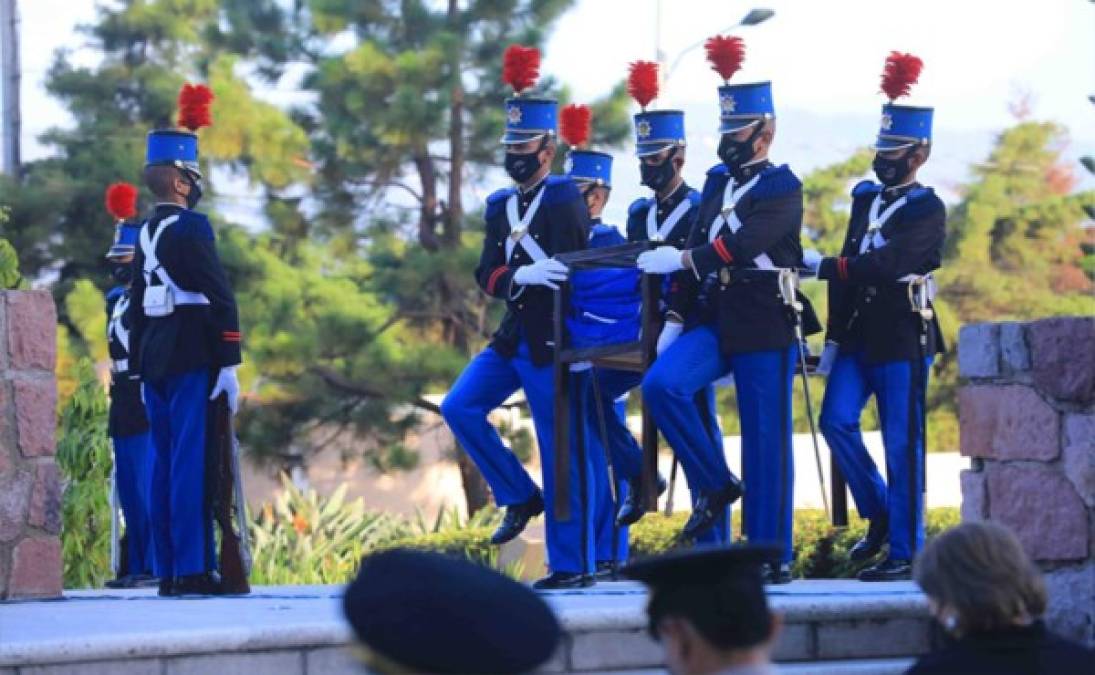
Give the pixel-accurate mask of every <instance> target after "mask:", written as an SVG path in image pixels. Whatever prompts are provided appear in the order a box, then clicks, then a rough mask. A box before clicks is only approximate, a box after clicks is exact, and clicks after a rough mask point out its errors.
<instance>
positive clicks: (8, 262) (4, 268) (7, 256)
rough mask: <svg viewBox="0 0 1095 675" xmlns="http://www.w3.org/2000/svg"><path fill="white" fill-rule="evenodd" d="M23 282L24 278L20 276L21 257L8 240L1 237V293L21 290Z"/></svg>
mask: <svg viewBox="0 0 1095 675" xmlns="http://www.w3.org/2000/svg"><path fill="white" fill-rule="evenodd" d="M22 282H23V276H22V275H21V274H19V256H18V255H17V254H16V253H15V248H14V247H13V246H12V245H11V244H10V243H9V242H8V240H7V239H4V238H3V237H0V291H3V290H12V289H16V288H19V287H20V286H22Z"/></svg>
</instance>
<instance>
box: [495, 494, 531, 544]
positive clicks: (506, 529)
mask: <svg viewBox="0 0 1095 675" xmlns="http://www.w3.org/2000/svg"><path fill="white" fill-rule="evenodd" d="M543 512H544V497H543V495H541V494H540V493H539V492H536V493H535V494H533V495H532V497H530V498H529V499H528V501H525V502H522V503H520V504H513V505H511V506H507V507H506V516H505V517H504V518H502V524H501V525H499V526H498V529H497V530H495V531H494V534H492V535H491V537H490V543H492V544H494V545H496V546H497V545H498V544H504V543H506V542H507V541H512V540H513V539H514V538H516V537H517V535H519V534H521V532H522V531H524V529H525V527H526V526H527V525H528V521H530V520H532V519H533V518H535V517H536V516H538V515H540V514H541V513H543Z"/></svg>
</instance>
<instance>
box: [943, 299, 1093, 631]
mask: <svg viewBox="0 0 1095 675" xmlns="http://www.w3.org/2000/svg"><path fill="white" fill-rule="evenodd" d="M958 371H959V376H960V378H961V379H962V383H961V386H960V387H959V390H958V412H959V420H960V424H961V446H962V454H963V455H966V456H967V457H970V458H971V459H972V468H971V469H970V470H968V471H964V472H963V475H962V519H963V520H981V519H989V520H994V521H997V522H1000V523H1003V524H1005V525H1007V526H1008V527H1010V528H1011V529H1013V530H1015V532H1016V533H1017V534H1018V535H1019V540H1020V541H1022V543H1023V546H1024V548H1026V550H1027V552H1028V553H1029V554H1030V555H1031V556H1032V557H1033V558H1034V559H1035V560H1036V561H1037V562H1038V564H1039V566H1041V568H1042V570H1043V571H1044V572H1045V575H1046V584H1047V586H1048V589H1049V594H1050V607H1049V612H1048V614H1047V617H1046V618H1047V621H1048V623H1049V625H1050V627H1051V628H1052V629H1054V630H1056V631H1057V632H1058V633H1061V634H1063V635H1065V636H1067V637H1070V638H1073V639H1076V640H1080V641H1084V642H1086V643H1087V644H1089V645H1093V646H1095V318H1093V317H1061V318H1054V319H1044V320H1041V321H1034V322H1031V323H1025V324H1021V323H982V324H973V325H969V326H964V327H963V328H962V330H961V332H960V333H959V337H958Z"/></svg>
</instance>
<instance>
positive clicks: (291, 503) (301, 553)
mask: <svg viewBox="0 0 1095 675" xmlns="http://www.w3.org/2000/svg"><path fill="white" fill-rule="evenodd" d="M281 485H282V492H281V493H280V494H279V495H278V496H277V498H276V499H275V500H274V503H272V504H269V503H268V504H263V506H262V508H261V510H260V511H259V514H258V516H257V517H256V518H255V519H254V520H253V522H252V523H251V537H252V542H253V544H252V557H253V560H254V563H253V567H252V575H251V582H252V583H255V584H275V585H276V584H341V583H346V582H347V581H349V580H350V579H351V578H353V575H354V573H355V572H356V571H357V567H358V564H359V562H360V561H361V557H362V556H363V555H364V554H365V553H367V552H368V551H370V550H373V549H375V548H377V547H379V546H383V545H384V544H386V543H389V542H391V541H393V540H395V539H398V538H400V537H402V536H405V534H406V533H407V531H408V527H407V525H406V524H405V523H404V522H402V521H401V520H400V519H398V518H396V517H393V516H391V515H388V514H385V513H376V512H369V511H366V510H365V502H364V501H363V500H361V499H360V498H359V499H355V500H353V501H349V502H347V501H346V490H347V486H346V485H345V484H343V485H341V486H339V487H338V489H336V490H335V491H334V492H333V493H332V494H331V495H330V496H328V497H320V496H319V495H318V494H317V493H316V491H315V490H312V489H308V490H304V491H302V490H300V489H299V488H297V487H296V486H295V485H293V482H292V481H290V480H289V478H288V477H287V476H285V475H284V474H283V475H282V478H281Z"/></svg>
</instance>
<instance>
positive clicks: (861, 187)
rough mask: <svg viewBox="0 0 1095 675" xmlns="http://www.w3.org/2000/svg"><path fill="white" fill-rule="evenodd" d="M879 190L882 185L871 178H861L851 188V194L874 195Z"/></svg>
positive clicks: (860, 195)
mask: <svg viewBox="0 0 1095 675" xmlns="http://www.w3.org/2000/svg"><path fill="white" fill-rule="evenodd" d="M881 191H882V186H881V185H879V184H878V183H876V182H874V181H873V180H861V181H859V182H858V183H856V185H855V187H854V188H852V196H853V197H863V196H865V195H876V194H878V193H879V192H881Z"/></svg>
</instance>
